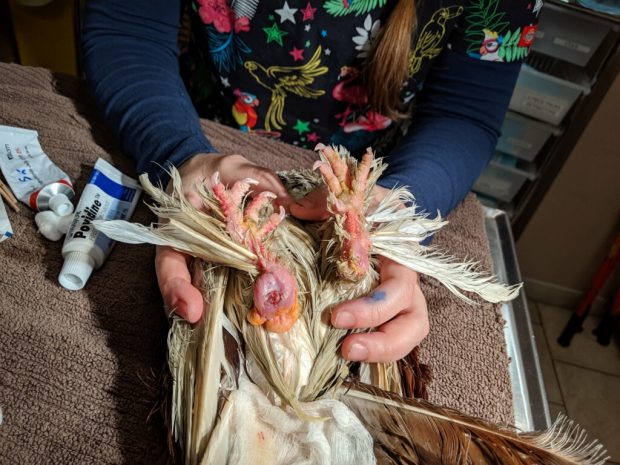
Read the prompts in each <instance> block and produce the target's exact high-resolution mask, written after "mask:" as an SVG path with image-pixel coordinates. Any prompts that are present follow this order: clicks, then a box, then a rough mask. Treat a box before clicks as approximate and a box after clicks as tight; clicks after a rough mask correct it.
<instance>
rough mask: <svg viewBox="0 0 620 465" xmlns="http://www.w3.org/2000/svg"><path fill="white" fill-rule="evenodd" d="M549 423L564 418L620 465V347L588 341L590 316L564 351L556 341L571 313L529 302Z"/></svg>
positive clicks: (592, 338)
mask: <svg viewBox="0 0 620 465" xmlns="http://www.w3.org/2000/svg"><path fill="white" fill-rule="evenodd" d="M528 305H529V307H530V315H531V317H532V324H533V325H534V337H535V338H536V345H537V347H538V354H539V357H540V363H541V369H542V372H543V378H544V381H545V388H546V391H547V398H548V400H549V410H550V412H551V418H552V419H554V418H555V417H556V416H557V415H558V413H560V412H563V413H566V414H567V415H568V416H569V417H570V418H572V419H574V420H576V421H577V422H578V423H579V424H581V425H582V426H583V427H584V428H586V430H587V431H588V433H589V435H590V436H591V437H596V438H598V439H600V440H601V442H602V443H603V444H604V445H605V447H606V448H607V451H608V452H609V455H610V456H611V461H610V462H608V464H613V465H620V347H619V344H618V343H617V341H612V343H611V344H610V345H609V346H607V347H604V346H601V345H599V344H598V343H597V342H596V338H595V336H594V335H592V329H593V328H595V327H596V325H597V324H598V322H599V318H598V317H596V316H589V317H588V318H587V319H586V321H585V323H584V331H583V332H582V333H579V334H576V335H575V337H574V338H573V340H572V342H571V345H570V346H569V347H567V348H565V347H562V346H560V345H559V344H558V343H557V341H556V339H557V337H558V336H559V335H560V333H561V332H562V330H563V329H564V325H565V324H566V322H567V321H568V319H569V318H570V315H571V310H568V309H564V308H559V307H552V306H549V305H545V304H541V303H536V302H532V301H529V302H528Z"/></svg>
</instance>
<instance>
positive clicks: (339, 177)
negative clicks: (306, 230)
mask: <svg viewBox="0 0 620 465" xmlns="http://www.w3.org/2000/svg"><path fill="white" fill-rule="evenodd" d="M316 150H319V151H320V153H321V155H322V157H321V158H322V160H321V161H317V162H316V163H315V164H314V169H318V170H319V171H320V172H321V175H322V176H323V180H324V181H325V185H326V186H327V189H328V191H329V192H330V195H329V197H328V208H329V210H330V211H331V212H332V213H334V214H335V215H337V216H339V217H341V221H339V222H338V223H340V224H341V225H342V228H343V229H344V234H342V236H343V239H342V255H341V262H340V264H339V266H338V270H339V272H340V275H341V276H342V277H343V278H345V279H348V280H351V281H359V280H360V279H362V278H363V277H364V276H365V275H366V274H367V272H368V270H369V268H370V260H369V253H370V236H369V233H368V231H367V229H366V219H365V201H366V188H367V187H368V175H369V174H370V170H371V169H372V165H373V158H374V156H373V153H372V150H370V149H368V151H367V152H366V153H365V154H364V156H363V157H362V160H361V162H359V163H358V164H357V166H355V165H354V164H349V163H348V162H347V161H346V160H344V159H343V158H342V157H341V156H340V154H339V153H338V152H337V151H336V150H334V149H333V148H332V147H328V146H325V145H323V144H318V145H317V146H316Z"/></svg>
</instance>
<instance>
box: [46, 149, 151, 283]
mask: <svg viewBox="0 0 620 465" xmlns="http://www.w3.org/2000/svg"><path fill="white" fill-rule="evenodd" d="M141 191H142V189H141V187H140V185H139V184H138V182H137V181H136V180H134V179H132V178H130V177H128V176H125V175H124V174H123V173H121V172H120V171H119V170H117V169H116V168H114V167H113V166H112V165H111V164H109V163H108V162H107V161H105V160H102V159H101V158H100V159H99V160H97V163H95V167H94V169H93V172H92V174H91V176H90V180H89V181H88V184H86V187H84V191H83V192H82V196H81V197H80V201H79V203H78V206H77V208H76V210H75V215H74V217H73V222H72V223H71V226H70V227H69V231H68V232H67V237H66V238H65V242H64V244H63V246H62V256H63V257H64V259H65V262H64V264H63V266H62V270H61V271H60V276H59V277H58V282H59V283H60V285H61V286H63V287H65V288H67V289H69V290H71V291H77V290H79V289H82V288H83V287H84V285H85V284H86V281H88V278H89V277H90V275H91V273H92V272H93V270H95V269H97V268H99V267H100V266H101V265H102V264H103V262H104V261H105V259H106V258H107V257H108V255H109V253H110V250H112V247H113V245H114V241H113V240H112V239H110V238H109V237H107V236H106V235H105V234H103V233H101V232H99V231H97V230H96V229H95V228H94V227H93V225H92V222H93V221H94V220H127V219H129V217H130V216H131V214H132V213H133V211H134V210H135V208H136V205H137V203H138V197H139V196H140V192H141Z"/></svg>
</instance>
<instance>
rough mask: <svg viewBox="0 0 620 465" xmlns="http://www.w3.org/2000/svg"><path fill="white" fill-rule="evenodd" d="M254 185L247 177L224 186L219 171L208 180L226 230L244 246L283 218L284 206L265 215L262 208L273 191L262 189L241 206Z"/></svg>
mask: <svg viewBox="0 0 620 465" xmlns="http://www.w3.org/2000/svg"><path fill="white" fill-rule="evenodd" d="M257 184H258V181H256V180H255V179H252V178H246V179H243V180H241V181H237V182H235V183H234V184H233V185H232V187H231V188H227V187H226V186H224V184H222V182H221V180H220V176H219V173H215V174H214V175H213V177H212V179H211V190H212V191H213V194H214V196H215V198H216V199H217V200H218V202H219V204H220V207H221V209H222V213H223V214H224V218H225V221H226V229H227V231H228V232H229V234H230V235H231V237H232V238H233V239H234V240H235V242H237V243H239V244H244V245H247V246H253V245H254V244H256V243H257V242H261V241H262V240H263V239H264V238H265V236H267V234H269V233H270V232H271V231H273V230H274V229H275V228H276V227H277V226H278V225H279V224H280V223H281V222H282V221H283V220H284V217H285V211H284V208H283V207H280V209H279V211H278V212H275V213H272V214H270V215H268V216H267V215H265V214H264V209H266V208H269V207H270V206H271V205H272V203H273V199H275V198H276V195H275V194H274V193H273V192H269V191H265V192H261V193H260V194H258V195H257V196H255V197H254V198H252V199H251V200H250V201H249V203H248V204H247V205H245V206H244V203H245V199H246V196H247V195H248V193H249V191H250V189H251V188H252V186H255V185H257ZM248 233H251V234H248Z"/></svg>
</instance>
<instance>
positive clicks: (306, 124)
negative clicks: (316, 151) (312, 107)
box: [293, 119, 310, 136]
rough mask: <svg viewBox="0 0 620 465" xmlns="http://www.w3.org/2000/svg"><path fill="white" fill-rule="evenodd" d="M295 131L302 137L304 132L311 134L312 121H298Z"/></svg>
mask: <svg viewBox="0 0 620 465" xmlns="http://www.w3.org/2000/svg"><path fill="white" fill-rule="evenodd" d="M293 129H294V130H295V131H297V132H298V133H299V135H300V136H301V135H302V134H303V133H304V132H310V121H302V120H300V119H298V120H297V123H295V126H293Z"/></svg>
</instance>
